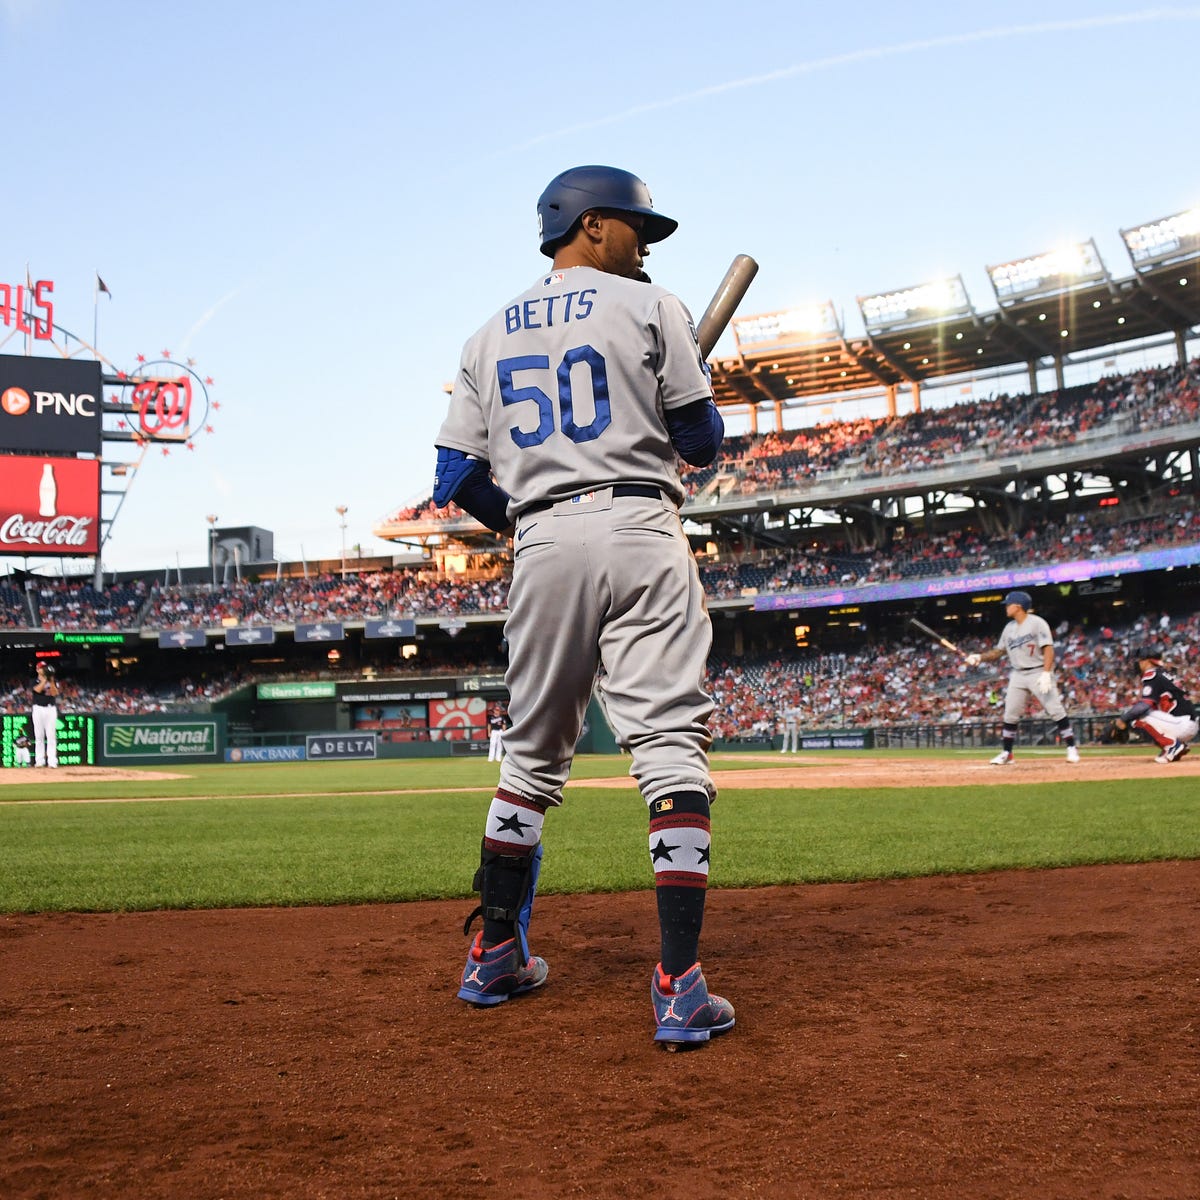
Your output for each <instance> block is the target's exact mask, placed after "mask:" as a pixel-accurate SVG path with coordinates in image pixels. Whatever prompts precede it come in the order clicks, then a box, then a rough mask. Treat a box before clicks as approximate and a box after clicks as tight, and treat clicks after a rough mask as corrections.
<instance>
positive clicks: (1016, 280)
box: [987, 238, 1108, 303]
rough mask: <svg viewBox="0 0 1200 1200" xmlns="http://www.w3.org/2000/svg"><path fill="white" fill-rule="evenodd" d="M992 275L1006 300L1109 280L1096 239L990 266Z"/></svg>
mask: <svg viewBox="0 0 1200 1200" xmlns="http://www.w3.org/2000/svg"><path fill="white" fill-rule="evenodd" d="M987 273H988V278H989V279H991V281H992V287H993V289H994V290H995V292H996V299H997V300H999V301H1000V302H1001V303H1003V302H1004V301H1005V300H1007V301H1009V302H1010V303H1011V302H1013V301H1016V300H1023V299H1026V298H1028V297H1030V296H1039V295H1045V294H1047V293H1050V292H1062V291H1066V290H1067V289H1068V288H1071V287H1074V286H1075V285H1076V284H1078V283H1083V282H1085V281H1088V280H1093V279H1107V278H1108V272H1107V271H1106V270H1105V268H1104V261H1103V260H1102V259H1101V257H1100V251H1099V250H1097V249H1096V243H1095V242H1094V241H1093V240H1092V239H1090V238H1089V239H1088V240H1087V241H1086V242H1075V243H1074V244H1072V245H1069V246H1060V247H1059V248H1058V249H1056V250H1047V251H1046V252H1045V253H1044V254H1031V255H1030V256H1029V257H1028V258H1018V259H1014V260H1013V261H1012V262H1006V263H1000V264H999V265H998V266H994V267H988V268H987Z"/></svg>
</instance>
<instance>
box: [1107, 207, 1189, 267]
mask: <svg viewBox="0 0 1200 1200" xmlns="http://www.w3.org/2000/svg"><path fill="white" fill-rule="evenodd" d="M1121 237H1122V239H1123V240H1124V242H1125V248H1126V249H1127V250H1128V251H1129V257H1130V258H1131V259H1133V265H1134V266H1135V267H1139V266H1150V265H1154V264H1156V263H1162V262H1169V261H1170V260H1171V259H1173V258H1182V257H1184V256H1185V255H1194V254H1196V253H1197V251H1200V208H1189V209H1188V210H1187V211H1186V212H1181V213H1176V214H1175V215H1174V216H1173V217H1163V218H1162V219H1161V220H1159V221H1151V222H1150V223H1149V224H1147V225H1135V226H1134V227H1133V228H1132V229H1122V230H1121Z"/></svg>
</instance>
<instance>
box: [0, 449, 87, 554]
mask: <svg viewBox="0 0 1200 1200" xmlns="http://www.w3.org/2000/svg"><path fill="white" fill-rule="evenodd" d="M99 549H100V460H99V459H96V458H44V457H43V456H41V455H40V454H14V455H11V456H9V457H6V458H5V459H4V460H3V469H2V470H0V554H21V555H25V554H53V555H56V556H57V555H65V556H70V555H73V554H82V555H93V554H96V553H98V552H99Z"/></svg>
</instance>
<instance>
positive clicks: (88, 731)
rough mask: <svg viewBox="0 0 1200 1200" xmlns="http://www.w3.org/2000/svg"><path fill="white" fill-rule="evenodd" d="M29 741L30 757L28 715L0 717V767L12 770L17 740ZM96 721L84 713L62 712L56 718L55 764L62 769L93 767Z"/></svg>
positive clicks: (31, 730)
mask: <svg viewBox="0 0 1200 1200" xmlns="http://www.w3.org/2000/svg"><path fill="white" fill-rule="evenodd" d="M21 734H25V736H26V737H28V738H29V753H30V755H32V754H33V719H32V718H31V717H30V716H29V715H28V714H27V713H4V714H3V715H0V767H15V766H16V765H17V758H16V753H15V748H16V741H17V738H19V737H20V736H21ZM95 762H96V718H95V717H92V716H86V715H84V714H83V713H63V714H62V715H60V716H59V718H58V763H59V766H62V767H80V766H94V765H95Z"/></svg>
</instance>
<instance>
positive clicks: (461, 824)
mask: <svg viewBox="0 0 1200 1200" xmlns="http://www.w3.org/2000/svg"><path fill="white" fill-rule="evenodd" d="M926 753H927V754H928V755H929V756H931V757H940V758H943V759H945V760H946V769H947V770H948V771H953V769H954V764H955V763H966V762H968V761H970V762H975V761H976V760H978V758H979V752H978V751H977V750H976V751H971V752H961V751H960V752H926ZM1142 753H1143V754H1144V753H1145V751H1144V750H1142ZM905 756H906V757H912V753H911V752H908V753H906V755H905ZM775 765H776V763H774V762H767V761H751V760H748V759H746V758H743V757H741V756H736V755H724V756H717V757H716V758H715V760H714V763H713V766H714V770H716V771H718V772H719V771H721V770H726V769H742V770H744V769H748V768H754V767H761V768H764V769H766V768H770V767H774V766H775ZM627 768H628V760H627V759H625V760H622V759H617V758H613V757H600V756H584V757H581V758H580V759H579V760H578V761H577V762H576V765H575V770H574V773H573V778H575V779H582V778H593V779H594V778H606V777H610V776H614V775H619V774H622V773H623V772H624V771H625V770H626V769H627ZM178 770H179V771H180V772H181V773H182V774H183V775H184V778H182V779H177V780H169V781H164V780H152V779H146V780H136V781H128V782H121V783H91V782H89V783H80V782H69V781H67V780H66V779H65V778H64V779H63V780H61V781H59V780H56V781H54V782H53V783H49V784H40V785H39V784H24V783H14V784H11V785H8V786H5V787H4V788H3V789H0V911H4V912H43V911H118V910H129V909H151V908H210V907H226V906H233V905H288V904H343V903H364V902H372V901H398V900H417V899H434V898H443V897H445V898H449V897H463V896H466V895H468V894H469V889H470V880H471V876H472V874H473V871H474V868H475V865H476V863H477V861H478V845H479V837H480V833H481V830H482V823H483V818H484V813H485V811H486V808H487V802H488V789H490V788H491V787H492V786H494V783H495V779H496V768H495V766H494V764H490V763H486V762H482V761H479V760H457V759H421V760H413V761H404V760H389V761H383V762H371V763H348V764H333V763H322V764H310V763H294V764H292V763H289V764H272V765H265V764H264V765H243V766H232V765H230V766H213V767H180V768H178ZM125 799H128V800H135V801H138V802H137V803H80V802H79V801H81V800H88V801H103V800H125ZM713 827H714V848H715V854H714V861H713V872H712V884H713V886H716V887H748V886H755V885H763V884H792V883H802V882H817V881H830V880H855V879H868V878H889V877H901V876H914V875H930V874H952V873H958V872H971V871H983V870H991V869H997V868H1009V867H1051V866H1065V865H1070V864H1083V863H1098V862H1138V861H1149V860H1152V859H1166V858H1197V857H1200V786H1198V785H1197V781H1196V780H1195V778H1193V777H1188V776H1184V775H1174V776H1172V775H1166V774H1162V773H1159V774H1156V775H1154V776H1153V786H1152V787H1151V786H1147V785H1146V784H1143V783H1140V782H1133V781H1128V780H1115V781H1112V782H1105V783H1094V782H1069V781H1063V782H1055V783H1052V784H1034V785H1030V784H1021V783H1014V784H1013V785H1008V786H982V787H980V786H975V787H972V786H966V785H964V786H962V787H947V788H927V789H912V788H872V789H865V788H853V789H851V788H845V789H841V788H839V789H829V790H808V789H805V790H800V789H766V788H764V789H761V790H757V789H756V790H748V791H733V790H729V791H726V792H725V793H723V794H722V796H721V797H720V799H719V800H718V802H717V804H716V805H715V806H714V808H713ZM646 836H647V820H646V814H645V808H644V806H643V805H642V803H641V801H640V798H639V797H638V795H637V793H636V792H635V791H633V790H624V789H616V788H614V789H592V788H575V789H571V788H570V787H568V790H567V797H566V804H565V805H564V807H563V808H562V809H560V810H558V811H556V812H553V813H551V814H550V815H549V817H548V819H547V822H546V828H545V834H544V841H545V845H546V859H545V865H544V867H543V871H542V878H541V883H540V885H539V890H541V891H545V892H602V891H625V890H632V889H640V888H649V887H651V886H653V880H652V876H651V873H650V865H649V856H648V854H647V851H646Z"/></svg>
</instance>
